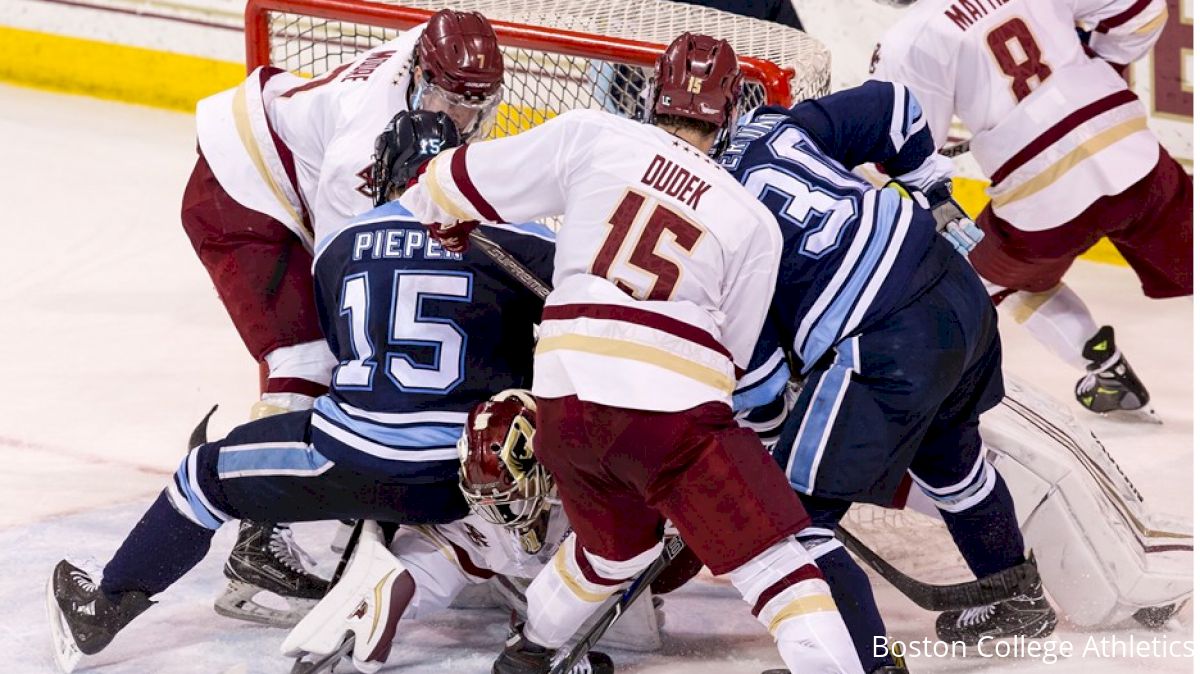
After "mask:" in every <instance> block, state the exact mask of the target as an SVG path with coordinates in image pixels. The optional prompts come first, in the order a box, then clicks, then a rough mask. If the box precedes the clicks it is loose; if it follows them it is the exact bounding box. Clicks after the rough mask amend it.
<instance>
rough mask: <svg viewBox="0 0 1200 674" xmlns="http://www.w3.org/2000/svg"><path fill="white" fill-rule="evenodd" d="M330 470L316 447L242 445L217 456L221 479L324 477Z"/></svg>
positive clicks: (222, 451)
mask: <svg viewBox="0 0 1200 674" xmlns="http://www.w3.org/2000/svg"><path fill="white" fill-rule="evenodd" d="M274 444H278V443H274ZM330 467H331V464H330V462H329V459H327V458H325V456H324V455H322V454H321V453H320V452H318V451H317V450H315V449H313V447H312V445H307V446H304V447H278V446H271V443H265V444H264V445H263V446H255V445H239V446H238V447H236V448H231V447H223V448H221V450H220V453H219V454H218V455H217V476H218V477H220V478H221V479H229V478H234V477H251V476H253V477H259V476H263V475H296V476H311V475H320V474H321V473H323V472H325V471H326V470H328V469H329V468H330Z"/></svg>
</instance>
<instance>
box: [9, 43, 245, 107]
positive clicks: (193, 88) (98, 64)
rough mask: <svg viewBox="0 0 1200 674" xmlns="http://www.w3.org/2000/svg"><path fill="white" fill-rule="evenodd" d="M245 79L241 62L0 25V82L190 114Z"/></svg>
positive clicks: (243, 66)
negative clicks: (200, 103) (214, 95)
mask: <svg viewBox="0 0 1200 674" xmlns="http://www.w3.org/2000/svg"><path fill="white" fill-rule="evenodd" d="M245 78H246V66H245V65H243V64H241V63H232V62H228V61H217V60H214V59H206V58H201V57H198V56H185V55H183V54H171V53H168V52H162V51H155V50H153V49H143V48H141V47H128V46H125V45H117V44H111V43H108V42H99V41H96V40H87V39H83V38H76V37H64V36H62V35H51V34H49V33H41V32H36V31H29V30H21V29H18V28H8V27H2V26H0V80H3V81H8V82H12V83H15V84H20V85H24V86H29V87H36V88H38V89H49V90H52V91H61V92H67V93H72V94H84V95H87V96H95V97H97V98H106V99H111V100H117V101H124V102H127V103H139V104H142V105H150V106H154V107H156V108H166V109H168V110H181V111H185V112H192V111H193V110H195V109H196V102H197V101H199V100H200V99H201V98H204V97H205V96H209V95H211V94H215V93H217V92H218V91H222V90H224V89H228V88H230V87H232V86H234V85H236V84H237V83H238V82H241V81H242V80H244V79H245Z"/></svg>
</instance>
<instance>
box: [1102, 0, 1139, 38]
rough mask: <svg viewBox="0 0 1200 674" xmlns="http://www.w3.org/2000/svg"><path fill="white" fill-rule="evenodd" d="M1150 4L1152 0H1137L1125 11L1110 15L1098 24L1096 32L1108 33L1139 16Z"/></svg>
mask: <svg viewBox="0 0 1200 674" xmlns="http://www.w3.org/2000/svg"><path fill="white" fill-rule="evenodd" d="M1149 6H1150V0H1137V1H1136V2H1134V3H1133V4H1132V5H1130V6H1129V9H1127V10H1125V11H1124V12H1121V13H1120V14H1116V15H1114V16H1110V17H1108V18H1107V19H1105V20H1103V21H1101V22H1100V23H1098V24H1096V32H1097V33H1107V32H1108V31H1110V30H1112V29H1113V28H1116V27H1117V26H1120V25H1122V24H1125V23H1128V22H1129V20H1130V19H1132V18H1133V17H1135V16H1137V15H1138V14H1141V13H1142V10H1144V9H1146V8H1147V7H1149Z"/></svg>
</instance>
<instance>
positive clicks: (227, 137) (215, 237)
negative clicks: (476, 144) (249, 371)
mask: <svg viewBox="0 0 1200 674" xmlns="http://www.w3.org/2000/svg"><path fill="white" fill-rule="evenodd" d="M503 69H504V63H503V59H502V57H501V54H500V50H499V46H498V43H497V41H496V36H495V34H494V33H493V31H492V28H491V26H490V25H489V24H488V22H487V19H485V18H484V17H483V16H481V15H479V14H477V13H466V12H457V11H451V10H443V11H440V12H438V13H436V14H434V15H433V17H432V18H431V19H430V21H429V22H428V23H427V24H425V25H422V26H418V27H416V28H413V29H412V30H409V31H406V32H404V33H402V34H400V35H399V36H398V37H396V38H395V39H393V40H390V41H388V42H386V43H384V44H381V45H379V46H377V47H375V48H373V49H371V50H369V51H367V52H366V53H364V54H362V55H361V56H360V57H358V58H357V59H355V60H354V61H351V62H348V63H345V64H343V65H341V66H339V67H337V68H334V69H333V70H331V71H329V72H328V73H325V74H324V75H321V76H320V77H317V78H315V79H311V80H310V79H304V78H301V77H298V76H296V75H293V74H291V73H287V72H283V71H280V70H278V69H275V68H258V69H256V70H255V71H254V72H253V73H251V74H250V76H249V77H248V78H247V79H246V80H245V81H244V82H243V83H242V84H240V85H239V86H237V87H235V88H233V89H230V90H228V91H225V92H222V93H220V94H216V95H215V96H211V97H209V98H206V99H204V100H202V101H200V104H199V105H198V106H197V108H196V133H197V138H198V153H199V158H198V159H197V161H196V167H195V170H194V171H193V173H192V176H191V179H190V180H189V182H188V185H187V188H186V189H185V191H184V195H183V209H182V219H183V228H184V230H185V231H187V233H188V236H189V237H190V239H191V241H192V245H193V246H194V247H195V249H196V254H197V255H199V256H200V261H201V262H202V263H203V264H204V266H205V268H206V269H207V270H208V272H209V275H210V276H211V277H212V281H213V284H214V285H215V286H216V288H217V293H218V294H219V295H220V297H221V301H222V302H223V303H224V304H225V308H226V309H227V310H228V312H229V315H230V317H231V318H232V319H233V323H234V325H235V326H236V327H237V330H238V333H239V334H240V335H241V337H242V340H243V341H244V342H245V344H246V347H247V348H248V349H249V350H250V354H251V355H252V356H253V357H254V358H255V360H258V361H260V362H265V363H266V364H267V365H268V367H269V375H268V379H267V382H266V387H265V391H264V393H263V396H262V400H260V401H259V402H257V403H256V404H255V405H254V407H253V408H252V410H251V418H252V419H254V418H259V417H262V416H266V415H268V414H278V413H282V412H288V411H295V410H301V409H308V408H309V407H311V406H312V404H313V400H314V398H315V396H317V395H320V394H321V393H323V392H324V391H325V390H326V388H327V387H328V386H329V376H330V372H331V371H332V369H333V366H334V365H335V364H336V359H334V357H333V355H332V354H331V353H330V352H329V347H328V346H326V343H325V340H324V338H323V337H322V335H321V329H320V325H319V321H318V316H317V307H316V304H315V303H314V295H313V281H312V273H311V271H310V269H311V267H312V249H313V246H314V244H315V242H317V241H320V240H321V239H322V238H323V237H324V236H325V235H326V234H328V233H330V232H333V231H336V230H337V229H338V228H340V227H341V226H342V225H344V224H345V223H346V222H348V221H349V220H350V219H351V218H352V217H354V216H356V215H359V214H360V213H363V212H364V211H367V210H369V209H370V208H371V207H372V202H371V189H370V183H369V180H368V179H369V177H370V169H371V166H370V163H369V158H370V156H371V150H372V148H373V147H374V145H373V144H374V142H375V137H376V136H377V135H378V133H379V129H382V128H383V127H384V125H385V124H386V123H387V122H388V120H389V119H391V118H392V116H393V115H395V114H396V113H397V112H399V111H401V110H409V109H412V110H431V111H435V112H436V111H443V112H446V113H447V114H449V115H450V116H451V117H452V118H454V120H455V122H456V123H457V124H458V125H459V127H460V128H461V129H462V130H463V131H464V133H465V134H466V135H467V136H468V137H476V136H483V135H486V133H487V131H488V129H489V128H490V126H491V124H492V120H493V118H494V115H495V111H496V106H497V104H498V102H499V97H500V91H501V85H502V82H503V74H504V73H503ZM290 536H291V532H290V531H288V530H287V529H286V528H284V527H274V526H272V525H269V524H266V525H264V524H258V523H248V522H247V523H243V525H242V528H241V529H239V535H238V541H237V543H236V545H235V546H234V550H233V553H232V554H231V555H230V558H229V561H228V563H227V564H226V566H225V575H226V576H227V577H228V578H229V579H230V583H229V588H228V589H227V590H226V592H225V594H224V595H222V596H221V597H219V598H218V599H217V603H216V608H217V611H218V612H219V613H221V614H223V615H228V616H231V617H240V618H244V619H249V620H257V621H262V622H268V623H270V624H295V620H296V615H295V612H294V611H290V612H285V613H280V612H279V611H275V610H272V609H271V608H270V607H269V606H267V605H265V604H262V603H256V602H254V601H253V596H254V595H255V594H257V592H258V591H259V590H260V589H266V590H270V591H273V592H275V593H277V594H280V595H283V596H285V597H287V598H288V599H289V603H291V604H297V605H301V606H302V605H303V604H304V603H305V602H304V601H303V600H304V599H308V600H310V602H309V603H311V600H314V599H317V598H319V597H320V596H321V595H322V594H323V593H324V590H325V586H326V583H325V582H324V581H322V580H321V579H319V578H316V577H315V576H313V575H312V574H309V573H307V572H305V570H304V566H303V564H302V563H301V562H300V561H299V560H298V559H297V555H296V554H295V550H296V548H295V547H294V546H293V545H292V544H291V542H290Z"/></svg>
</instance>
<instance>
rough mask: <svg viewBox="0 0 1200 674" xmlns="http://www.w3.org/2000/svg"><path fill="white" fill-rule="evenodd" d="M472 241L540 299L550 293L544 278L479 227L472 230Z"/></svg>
mask: <svg viewBox="0 0 1200 674" xmlns="http://www.w3.org/2000/svg"><path fill="white" fill-rule="evenodd" d="M471 242H472V243H474V244H475V245H476V246H479V250H482V251H483V254H484V255H487V256H488V257H490V258H492V260H493V261H494V262H495V263H496V264H498V265H500V268H501V269H503V270H504V271H506V272H508V274H509V276H512V277H513V278H514V279H516V280H517V281H518V282H520V284H521V285H523V286H525V287H526V288H528V289H529V291H530V292H532V293H533V294H534V295H537V296H538V299H542V300H544V299H546V296H547V295H549V294H550V288H549V287H548V286H547V285H546V284H545V283H542V280H541V279H540V278H538V277H537V275H536V274H534V273H533V272H531V271H529V268H528V267H526V266H525V265H523V264H521V263H520V262H519V261H518V260H517V258H515V257H513V256H512V254H511V253H509V252H508V251H507V250H504V248H502V247H501V246H500V244H498V243H496V242H495V241H492V240H491V239H489V238H488V237H487V235H485V234H483V233H482V232H480V231H479V230H478V229H476V230H474V231H472V232H471Z"/></svg>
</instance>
